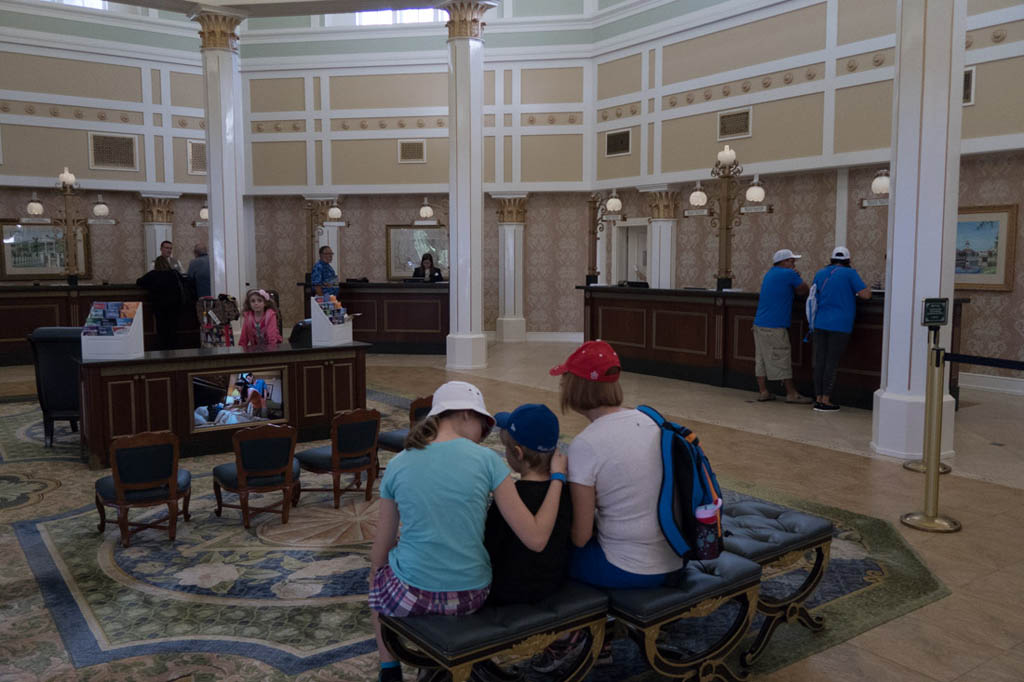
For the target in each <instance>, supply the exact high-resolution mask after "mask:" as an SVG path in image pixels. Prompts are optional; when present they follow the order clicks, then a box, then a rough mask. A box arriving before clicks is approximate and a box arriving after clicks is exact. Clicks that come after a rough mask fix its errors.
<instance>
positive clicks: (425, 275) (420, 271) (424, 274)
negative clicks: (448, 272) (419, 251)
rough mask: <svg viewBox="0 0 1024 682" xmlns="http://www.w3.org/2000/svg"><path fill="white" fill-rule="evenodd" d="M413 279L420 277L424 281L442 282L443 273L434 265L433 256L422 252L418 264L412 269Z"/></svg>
mask: <svg viewBox="0 0 1024 682" xmlns="http://www.w3.org/2000/svg"><path fill="white" fill-rule="evenodd" d="M412 277H413V279H422V280H423V281H424V282H443V281H444V275H442V274H441V271H440V270H438V269H437V268H435V267H434V256H433V255H432V254H430V253H425V254H423V258H421V259H420V266H419V267H418V268H416V269H415V270H413V271H412Z"/></svg>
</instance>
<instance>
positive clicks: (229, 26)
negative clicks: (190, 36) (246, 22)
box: [190, 9, 244, 52]
mask: <svg viewBox="0 0 1024 682" xmlns="http://www.w3.org/2000/svg"><path fill="white" fill-rule="evenodd" d="M190 18H191V19H192V21H198V22H199V39H200V40H202V42H203V46H202V49H203V50H231V51H232V52H238V33H236V30H237V29H238V25H239V24H241V23H242V20H243V19H244V17H241V16H238V15H237V14H221V13H218V12H210V11H206V10H202V9H200V10H198V11H197V12H196V13H194V14H193V15H192V16H191V17H190Z"/></svg>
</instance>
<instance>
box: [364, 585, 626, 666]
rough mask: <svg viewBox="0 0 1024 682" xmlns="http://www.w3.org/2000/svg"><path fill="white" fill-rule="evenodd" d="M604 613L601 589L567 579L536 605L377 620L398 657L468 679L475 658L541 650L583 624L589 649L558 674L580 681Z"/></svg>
mask: <svg viewBox="0 0 1024 682" xmlns="http://www.w3.org/2000/svg"><path fill="white" fill-rule="evenodd" d="M607 617H608V596H607V595H606V594H605V593H604V592H602V591H600V590H597V589H595V588H593V587H589V586H587V585H582V584H580V583H576V582H573V581H569V582H567V583H566V585H565V587H564V588H563V589H562V590H561V591H559V593H558V594H556V595H554V596H552V597H550V598H548V599H545V600H544V601H541V602H538V603H537V604H530V605H526V604H516V605H512V606H500V607H494V606H485V607H484V608H482V609H480V610H479V611H477V612H476V613H474V614H471V615H468V616H414V617H409V618H391V617H388V616H381V617H380V622H381V630H382V632H383V636H384V643H385V644H386V645H387V647H388V649H389V650H390V651H391V653H393V654H394V655H395V657H396V658H398V660H400V661H402V662H403V663H407V664H409V665H413V666H417V667H419V668H424V669H428V670H433V671H434V673H433V674H432V675H431V676H429V677H428V678H427V679H429V680H441V679H447V674H450V675H451V680H452V682H463V681H464V680H467V679H469V675H470V671H471V670H472V668H473V664H474V663H476V662H478V661H485V660H488V659H490V658H491V657H492V656H494V655H496V654H500V653H508V654H513V655H517V656H519V655H532V654H536V653H540V652H541V651H543V650H544V648H545V647H546V646H547V645H548V644H550V643H551V642H553V641H555V640H556V639H558V638H559V637H560V636H562V635H563V634H565V633H568V632H572V631H573V630H578V629H580V628H588V629H589V631H590V635H591V636H590V637H589V640H590V641H589V648H587V649H586V650H585V651H584V652H583V653H582V654H581V655H580V657H579V659H578V660H577V661H576V662H575V664H574V665H571V666H569V670H568V671H566V672H565V677H564V678H563V679H566V680H569V679H571V680H582V679H583V678H584V677H585V676H586V673H587V671H588V670H590V668H591V666H593V664H594V661H595V660H597V654H598V652H600V650H601V645H602V644H603V642H604V627H605V621H606V620H607ZM406 641H408V642H411V643H412V644H413V645H414V646H415V649H412V648H409V647H408V646H407V644H406Z"/></svg>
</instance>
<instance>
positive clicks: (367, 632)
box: [0, 391, 947, 682]
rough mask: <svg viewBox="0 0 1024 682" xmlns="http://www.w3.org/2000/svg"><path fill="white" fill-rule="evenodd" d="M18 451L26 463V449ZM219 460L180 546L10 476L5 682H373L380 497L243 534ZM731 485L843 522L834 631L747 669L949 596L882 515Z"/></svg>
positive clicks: (311, 501) (798, 635)
mask: <svg viewBox="0 0 1024 682" xmlns="http://www.w3.org/2000/svg"><path fill="white" fill-rule="evenodd" d="M368 397H369V398H370V402H371V404H372V406H373V407H375V408H376V409H378V410H380V411H381V412H382V414H383V415H384V417H385V427H384V428H393V427H395V426H398V425H400V424H401V423H402V422H404V421H405V419H406V416H405V415H406V414H407V409H408V408H407V405H408V401H407V400H406V399H404V398H402V397H400V396H394V395H390V394H384V393H379V392H375V391H371V392H369V394H368ZM4 407H10V406H4ZM25 407H26V406H25V405H24V404H22V408H25ZM21 416H22V418H23V419H24V422H25V423H24V424H22V425H21V426H19V427H17V428H15V429H14V430H13V432H9V431H4V433H3V438H4V441H3V446H4V453H8V452H11V451H12V450H17V449H18V448H17V447H16V448H10V447H9V446H10V445H12V443H11V441H10V438H11V437H12V436H11V434H12V433H15V434H17V436H16V438H17V439H18V440H19V441H20V442H22V443H24V444H26V447H27V445H28V443H30V442H31V441H26V440H22V439H27V438H30V436H29V435H28V434H31V433H33V431H32V426H31V424H29V423H28V422H29V421H31V419H30V418H29V416H27V415H26V414H24V413H21ZM39 418H40V417H39V414H38V410H37V411H36V419H37V420H38V419H39ZM2 421H4V422H7V421H8V420H7V419H4V420H2ZM40 423H41V422H40ZM40 428H41V427H40ZM566 435H567V436H568V435H569V434H566ZM492 438H494V437H493V436H492ZM495 444H496V441H489V442H488V445H495ZM19 447H20V446H19ZM36 447H37V448H38V450H42V449H43V448H42V447H41V444H40V445H38V446H36ZM19 452H24V453H25V457H26V458H27V460H26V461H31V460H32V459H33V458H32V457H31V455H30V454H29V452H28V450H27V449H25V450H23V451H22V450H19ZM76 456H77V455H76ZM220 461H224V456H223V455H221V456H215V457H208V458H201V459H197V460H193V459H188V460H184V461H183V462H182V465H183V466H184V467H185V468H188V469H190V470H191V471H192V473H193V475H194V481H193V485H194V490H195V492H194V494H193V498H192V510H193V516H192V520H191V521H190V522H189V523H179V525H178V538H177V541H176V542H175V543H173V544H172V543H170V542H168V541H167V538H166V535H163V534H161V533H159V532H157V531H148V532H145V533H142V534H140V535H138V536H136V537H135V538H134V539H133V544H132V547H131V548H128V549H124V548H122V547H121V546H120V544H119V542H118V535H117V530H116V525H115V524H109V525H108V527H107V531H106V533H104V534H100V533H98V532H97V531H96V523H97V521H98V517H97V514H96V509H95V507H94V506H93V505H92V504H91V502H90V501H89V498H88V496H87V494H88V493H87V491H89V490H91V480H92V479H94V478H95V477H96V476H98V475H99V474H100V473H102V472H88V470H86V469H85V468H84V466H81V468H80V469H79V468H75V469H74V470H75V471H79V472H80V473H79V475H80V476H81V477H83V478H88V479H89V480H88V481H86V482H83V484H82V485H74V486H72V488H73V491H74V495H75V497H76V498H77V499H78V503H77V505H76V506H75V507H74V508H71V507H69V506H65V507H64V511H61V512H59V513H53V512H51V513H50V515H47V516H43V515H42V514H36V516H39V518H32V516H33V515H32V514H31V511H32V509H33V506H34V505H36V504H37V502H38V499H39V498H40V497H41V496H42V495H44V494H45V495H48V497H50V498H53V499H57V498H60V497H61V494H60V492H59V491H58V492H57V493H56V494H54V493H50V492H49V491H52V490H53V489H54V487H56V486H59V485H61V481H63V480H65V476H61V477H54V479H44V478H40V477H38V476H35V475H26V474H17V473H8V472H7V468H8V467H6V466H5V467H4V468H0V514H3V516H0V520H3V521H5V522H6V523H5V525H3V526H0V552H3V553H4V555H5V556H8V557H17V559H16V560H12V561H11V562H9V566H8V568H7V570H6V573H5V574H4V575H3V576H2V577H0V592H3V593H4V594H5V598H4V600H3V601H2V602H0V642H3V643H2V644H0V678H3V679H8V678H9V679H19V680H20V679H26V680H28V679H61V680H63V679H85V680H91V679H118V680H149V679H160V680H173V679H178V678H181V677H183V676H188V675H194V679H197V680H199V679H223V678H233V679H267V680H277V679H303V680H313V679H316V680H320V679H322V680H328V679H333V680H345V681H347V682H363V681H369V680H372V679H375V674H376V653H375V645H374V642H373V639H372V631H371V629H370V624H369V611H368V609H367V607H366V591H367V575H368V567H369V549H370V544H371V541H372V538H373V534H374V530H375V523H376V510H377V501H376V499H374V500H371V501H370V502H367V501H365V500H364V499H363V495H362V493H348V494H346V495H345V496H344V497H343V498H342V502H341V508H340V509H338V510H335V509H334V508H333V506H332V505H331V502H330V499H329V494H325V493H306V494H304V495H303V496H302V502H301V504H300V506H299V507H298V508H296V509H294V510H293V511H292V516H291V519H290V521H289V523H288V524H287V525H281V523H280V519H279V517H275V516H272V515H261V516H257V517H256V518H255V519H254V523H253V527H252V528H251V529H250V530H245V529H244V528H243V527H242V524H241V519H240V513H239V512H238V511H237V510H225V512H224V515H223V517H221V518H217V517H216V516H215V515H214V514H213V506H214V502H213V495H212V488H211V478H210V475H209V472H210V470H211V468H212V466H213V464H214V463H219V462H220ZM60 466H61V467H64V468H69V467H71V465H60ZM75 466H76V467H77V466H78V465H75ZM18 468H19V469H24V467H18ZM310 478H311V477H309V478H307V476H306V475H305V474H304V475H303V483H304V484H305V485H306V486H307V487H309V486H311V484H312V485H313V486H316V485H318V484H319V483H320V482H321V480H322V481H323V482H324V483H325V484H327V483H328V482H329V478H322V479H319V480H318V479H313V480H310ZM76 483H77V481H76ZM723 484H725V485H726V486H727V487H728V488H730V489H731V491H733V492H730V499H737V498H746V497H755V498H758V499H762V500H766V501H770V502H775V503H779V504H785V505H787V506H790V507H794V508H797V509H801V510H805V511H809V512H811V513H815V514H819V515H822V516H825V517H828V518H831V519H833V521H834V522H835V523H836V526H837V530H836V535H835V539H834V541H833V544H832V560H831V563H830V565H829V569H828V572H827V573H826V576H825V578H824V580H823V581H822V584H821V585H820V586H819V589H818V591H817V592H816V594H815V596H814V599H813V600H812V602H811V603H810V604H809V606H810V607H811V608H812V610H813V611H814V612H815V613H817V614H821V615H824V616H825V617H826V620H827V627H826V630H825V631H824V632H822V633H818V634H812V633H810V632H808V631H807V630H805V629H803V628H801V627H799V626H782V627H780V629H779V630H778V631H777V632H776V634H775V638H774V639H773V641H772V644H771V645H770V646H769V648H768V650H767V651H766V652H765V654H764V656H762V658H761V659H760V660H759V661H758V662H757V665H756V666H755V668H754V672H767V671H770V670H774V669H777V668H779V667H782V666H785V665H788V664H790V663H792V662H794V661H796V660H799V659H800V658H803V657H805V656H808V655H810V654H812V653H814V652H816V651H819V650H821V649H824V648H828V647H830V646H834V645H835V644H837V643H839V642H841V641H844V640H846V639H848V638H850V637H853V636H855V635H856V634H859V633H860V632H863V631H865V630H867V629H870V628H871V627H874V626H876V625H878V624H880V623H882V622H885V621H887V620H889V619H891V618H895V617H897V616H899V615H902V614H903V613H906V612H908V611H910V610H913V609H915V608H918V607H920V606H922V605H923V604H925V603H928V602H930V601H933V600H935V599H938V598H940V597H942V596H944V595H945V594H946V593H947V592H946V590H945V588H944V587H943V586H942V585H941V584H940V583H939V582H938V581H937V580H936V579H935V578H934V576H932V575H931V573H930V572H929V571H928V570H927V569H926V568H925V567H924V566H923V564H921V562H920V561H919V560H918V559H917V557H916V555H915V554H914V553H913V551H912V550H911V549H910V548H909V547H908V546H907V545H906V544H905V543H904V542H903V540H902V538H900V536H899V534H898V533H897V532H896V531H895V530H894V529H893V528H892V526H891V525H890V524H888V523H887V522H884V521H880V520H878V519H873V518H870V517H866V516H862V515H859V514H853V513H850V512H846V511H843V510H840V509H835V508H832V507H826V506H822V505H816V504H811V503H807V502H803V501H800V500H794V499H787V498H782V497H780V496H778V495H775V494H773V493H772V491H770V490H763V489H760V488H758V487H756V486H751V485H746V484H743V483H741V482H739V481H723ZM67 494H71V488H69V492H68V493H67ZM227 497H229V498H230V497H231V496H230V495H228V496H227ZM257 504H258V502H257ZM38 508H39V511H42V508H41V505H40V506H39V507H38ZM160 513H161V512H159V511H153V512H152V514H153V515H159V514H160ZM144 516H146V514H145V513H143V512H138V517H140V518H141V517H144ZM133 518H135V516H134V515H133ZM10 521H14V522H13V523H10ZM803 570H804V568H803V567H802V566H799V565H798V566H796V567H795V570H793V571H791V572H789V573H786V574H782V575H778V576H775V577H774V578H773V579H772V580H771V581H770V583H769V585H768V586H767V587H766V589H769V590H781V589H784V588H785V587H786V586H787V585H789V584H792V583H794V582H799V581H800V580H802V575H803V574H802V571H803ZM716 627H718V625H717V624H716V622H715V621H714V619H710V620H709V621H708V622H707V623H705V624H702V625H700V626H699V628H698V631H693V630H690V631H683V630H680V631H677V632H675V633H674V634H673V636H672V640H673V643H674V644H675V645H677V646H679V647H681V648H685V647H687V646H692V644H693V639H694V638H700V637H706V636H708V634H709V633H712V632H713V631H714V630H715V628H716ZM613 652H614V659H615V663H614V664H613V665H611V666H607V667H602V668H598V669H595V670H594V671H593V672H592V673H591V675H590V677H589V678H588V679H590V680H595V681H599V682H612V681H613V680H614V681H615V682H620V681H623V680H635V681H639V680H647V679H654V676H653V675H652V674H651V673H649V672H648V671H647V670H646V668H645V666H644V663H643V661H642V659H641V657H640V655H639V651H638V649H637V648H636V647H635V646H634V645H633V644H632V643H631V642H629V641H626V640H619V641H616V642H615V643H614V645H613ZM408 672H409V674H410V675H411V674H412V671H408ZM410 679H412V678H410ZM530 679H531V680H538V681H539V680H542V679H545V678H544V677H543V676H536V675H532V676H531V677H530Z"/></svg>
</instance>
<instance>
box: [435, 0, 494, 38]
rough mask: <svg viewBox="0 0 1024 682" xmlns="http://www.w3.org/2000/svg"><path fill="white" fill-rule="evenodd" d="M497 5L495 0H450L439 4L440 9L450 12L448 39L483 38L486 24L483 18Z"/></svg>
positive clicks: (447, 25)
mask: <svg viewBox="0 0 1024 682" xmlns="http://www.w3.org/2000/svg"><path fill="white" fill-rule="evenodd" d="M497 6H498V3H497V2H496V1H495V0H449V1H448V2H445V3H442V4H441V5H439V9H443V10H446V11H447V12H448V23H447V24H445V26H446V27H447V28H448V39H449V40H451V39H453V38H482V37H483V34H484V26H485V25H486V24H485V23H484V22H483V21H481V19H482V18H483V16H484V13H485V12H486V11H487V10H489V9H491V8H493V7H497Z"/></svg>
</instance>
